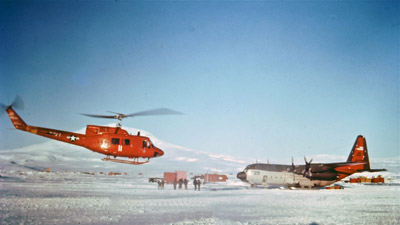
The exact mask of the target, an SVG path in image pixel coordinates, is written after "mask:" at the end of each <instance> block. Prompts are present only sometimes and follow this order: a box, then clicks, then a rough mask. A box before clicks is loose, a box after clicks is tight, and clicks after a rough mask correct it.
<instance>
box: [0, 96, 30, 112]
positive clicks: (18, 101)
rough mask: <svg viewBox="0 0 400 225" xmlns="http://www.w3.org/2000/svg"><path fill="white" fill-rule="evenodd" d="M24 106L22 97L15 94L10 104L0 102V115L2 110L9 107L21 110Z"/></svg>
mask: <svg viewBox="0 0 400 225" xmlns="http://www.w3.org/2000/svg"><path fill="white" fill-rule="evenodd" d="M24 106H25V104H24V100H23V99H22V97H21V96H19V95H17V96H15V98H14V101H13V102H12V103H11V104H10V105H4V104H3V103H0V115H3V113H4V111H5V110H6V109H7V108H9V107H12V108H13V109H20V110H23V109H24Z"/></svg>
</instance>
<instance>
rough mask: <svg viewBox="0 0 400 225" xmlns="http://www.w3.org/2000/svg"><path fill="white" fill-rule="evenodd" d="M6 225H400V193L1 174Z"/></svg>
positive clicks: (393, 188)
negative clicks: (182, 186) (177, 187)
mask: <svg viewBox="0 0 400 225" xmlns="http://www.w3.org/2000/svg"><path fill="white" fill-rule="evenodd" d="M0 175H1V177H0V199H1V201H0V223H1V224H111V223H118V224H398V223H399V221H400V213H399V212H400V201H399V196H400V186H398V185H361V184H344V186H345V189H343V190H288V189H283V190H282V189H279V188H277V189H262V188H260V189H252V188H248V187H247V185H245V184H242V183H241V182H239V181H236V179H235V178H234V177H230V181H229V182H228V183H225V184H205V185H203V186H202V188H201V191H194V188H193V185H189V187H188V190H184V189H183V190H173V187H172V185H166V186H165V189H164V190H158V189H157V185H156V184H155V183H149V182H148V179H147V177H144V176H139V175H129V174H128V175H122V176H107V175H101V174H95V175H88V174H82V173H77V172H54V173H45V172H37V171H30V172H22V173H18V172H14V173H10V172H4V171H2V172H1V174H0Z"/></svg>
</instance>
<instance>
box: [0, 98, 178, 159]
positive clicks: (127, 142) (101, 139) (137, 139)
mask: <svg viewBox="0 0 400 225" xmlns="http://www.w3.org/2000/svg"><path fill="white" fill-rule="evenodd" d="M0 106H1V111H3V110H4V109H5V111H6V112H7V114H8V116H9V117H10V120H11V122H12V124H13V125H14V127H15V128H16V129H18V130H22V131H26V132H30V133H32V134H36V135H40V136H43V137H47V138H51V139H54V140H57V141H62V142H66V143H68V144H73V145H79V146H82V147H85V148H87V149H89V150H92V151H94V152H98V153H101V154H104V155H106V157H105V158H103V159H102V160H103V161H111V162H117V163H126V164H133V165H140V164H144V163H148V162H149V160H150V158H155V157H160V156H162V155H164V151H162V150H161V149H159V148H157V147H156V146H154V144H153V143H152V142H151V140H150V138H149V137H145V136H140V132H138V133H137V135H130V134H129V133H128V132H127V131H126V130H124V129H122V128H121V120H122V119H124V118H126V117H135V116H149V115H171V114H182V113H180V112H177V111H174V110H171V109H168V108H158V109H152V110H147V111H142V112H137V113H132V114H122V113H115V112H110V113H113V114H115V115H92V114H82V115H85V116H89V117H96V118H106V119H117V120H118V121H119V123H118V124H117V126H116V127H107V126H97V125H87V127H86V133H85V134H79V133H74V132H69V131H62V130H55V129H50V128H43V127H36V126H30V125H27V124H26V123H25V122H24V121H23V120H22V119H21V117H20V116H19V115H18V114H17V113H16V112H15V111H14V109H13V108H22V109H23V107H24V104H23V101H22V98H21V97H20V96H17V97H16V98H15V100H14V101H13V103H12V104H11V105H9V106H6V105H3V104H1V105H0ZM111 156H112V157H113V158H111ZM116 157H127V158H129V159H133V160H121V159H116ZM139 158H147V161H139Z"/></svg>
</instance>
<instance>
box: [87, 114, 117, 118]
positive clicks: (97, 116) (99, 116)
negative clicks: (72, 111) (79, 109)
mask: <svg viewBox="0 0 400 225" xmlns="http://www.w3.org/2000/svg"><path fill="white" fill-rule="evenodd" d="M81 115H84V116H88V117H95V118H104V119H116V118H117V117H116V116H105V115H93V114H85V113H81Z"/></svg>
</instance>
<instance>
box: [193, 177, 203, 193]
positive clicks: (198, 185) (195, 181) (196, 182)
mask: <svg viewBox="0 0 400 225" xmlns="http://www.w3.org/2000/svg"><path fill="white" fill-rule="evenodd" d="M193 185H194V190H195V191H200V185H201V181H200V179H194V181H193Z"/></svg>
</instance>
